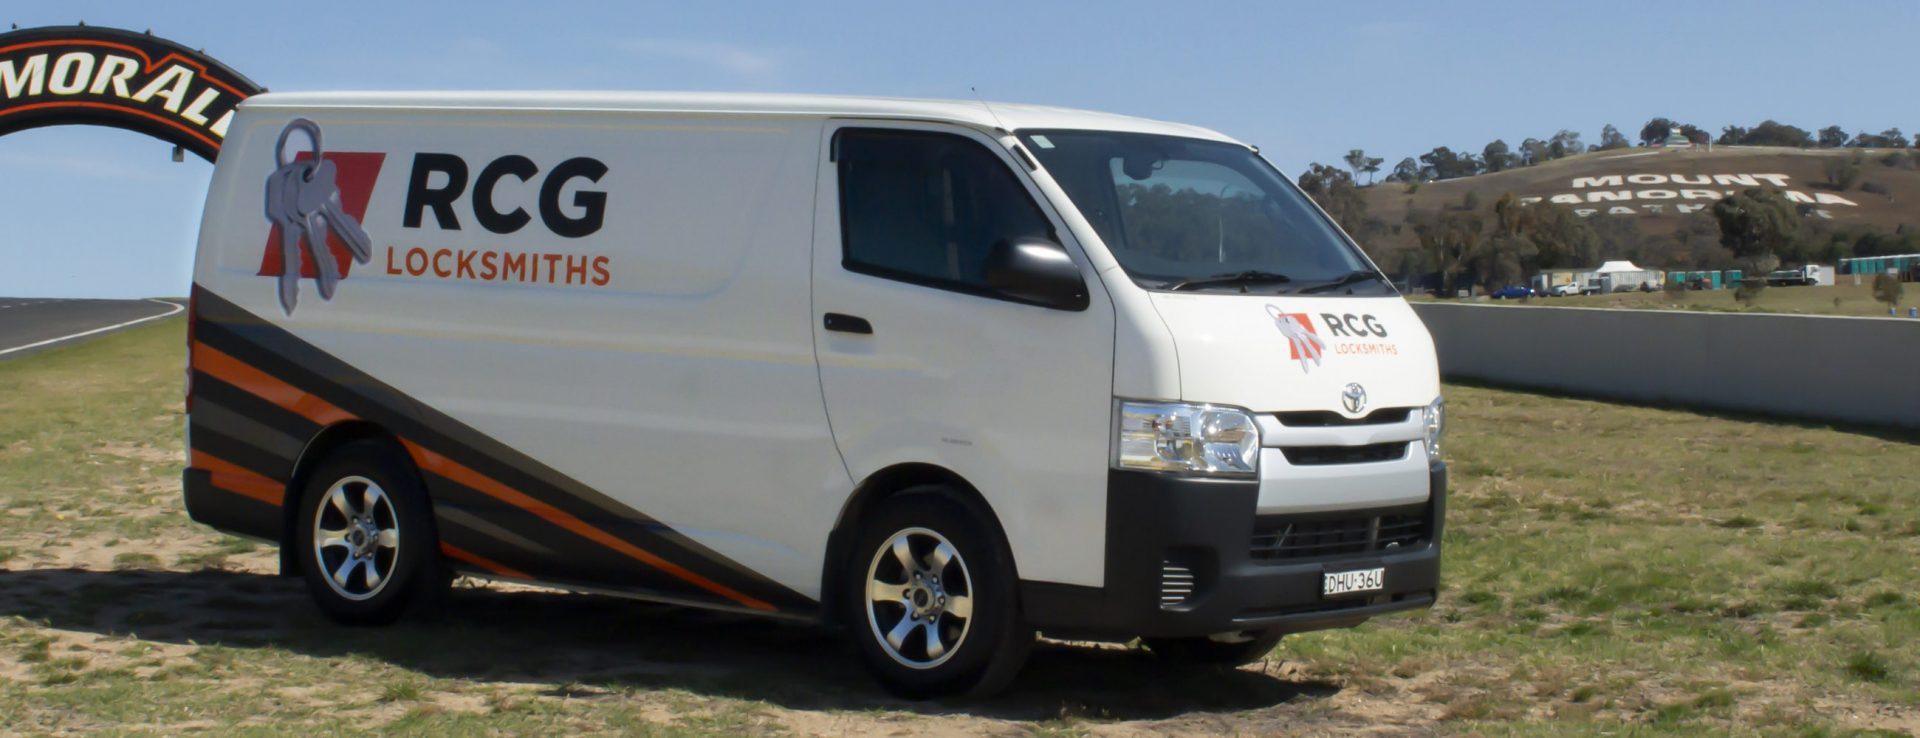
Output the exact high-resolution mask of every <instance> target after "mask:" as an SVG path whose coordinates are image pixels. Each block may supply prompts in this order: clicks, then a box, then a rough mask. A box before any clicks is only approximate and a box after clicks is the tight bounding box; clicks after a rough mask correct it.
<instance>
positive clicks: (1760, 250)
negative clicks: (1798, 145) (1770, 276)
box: [1713, 188, 1800, 271]
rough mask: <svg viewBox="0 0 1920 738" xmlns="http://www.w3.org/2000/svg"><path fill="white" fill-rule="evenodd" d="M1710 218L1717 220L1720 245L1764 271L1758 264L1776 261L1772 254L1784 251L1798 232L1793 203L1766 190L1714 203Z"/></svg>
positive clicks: (1749, 192) (1797, 216)
mask: <svg viewBox="0 0 1920 738" xmlns="http://www.w3.org/2000/svg"><path fill="white" fill-rule="evenodd" d="M1713 218H1714V220H1716V221H1719V223H1720V245H1722V246H1725V247H1726V248H1727V251H1730V252H1732V253H1733V255H1734V257H1735V258H1738V259H1742V260H1744V261H1745V262H1746V263H1747V264H1749V265H1751V266H1753V267H1754V270H1755V271H1766V270H1765V269H1760V268H1758V267H1759V266H1760V265H1762V264H1764V263H1766V262H1767V261H1770V260H1771V261H1774V262H1775V263H1777V257H1776V255H1777V254H1781V253H1784V252H1786V251H1787V250H1788V248H1790V247H1791V246H1792V244H1793V240H1794V237H1795V236H1796V235H1797V234H1798V233H1799V231H1800V215H1799V214H1798V213H1796V212H1794V209H1793V204H1792V203H1789V202H1787V199H1786V198H1785V197H1781V196H1780V193H1778V192H1775V191H1773V190H1769V189H1760V188H1754V189H1749V190H1746V191H1744V192H1738V193H1735V194H1733V195H1731V196H1728V197H1726V198H1723V199H1721V200H1720V201H1718V202H1715V203H1714V204H1713ZM1768 268H1769V269H1770V268H1771V267H1770V266H1769V267H1768Z"/></svg>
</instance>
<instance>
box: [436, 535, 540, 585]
mask: <svg viewBox="0 0 1920 738" xmlns="http://www.w3.org/2000/svg"><path fill="white" fill-rule="evenodd" d="M440 553H442V554H445V555H446V556H447V558H451V559H459V560H461V561H465V562H467V563H469V564H472V565H474V566H478V567H480V568H482V569H486V570H487V571H490V572H493V573H495V574H498V575H500V576H503V577H508V578H511V579H532V578H533V577H531V576H527V574H526V572H522V571H518V570H515V569H509V568H507V567H506V566H505V565H503V564H501V563H500V562H498V561H494V560H493V559H489V558H487V557H485V556H481V555H480V554H477V553H474V552H472V551H468V550H466V549H463V548H457V547H455V546H453V545H451V544H448V543H446V542H444V541H442V542H441V543H440Z"/></svg>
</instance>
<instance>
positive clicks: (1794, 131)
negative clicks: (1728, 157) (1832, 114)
mask: <svg viewBox="0 0 1920 738" xmlns="http://www.w3.org/2000/svg"><path fill="white" fill-rule="evenodd" d="M1740 143H1742V144H1744V145H1747V146H1793V147H1798V148H1803V149H1804V148H1807V147H1810V146H1812V145H1813V134H1810V133H1807V132H1806V131H1805V130H1803V129H1801V128H1800V127H1798V126H1790V125H1787V124H1785V123H1780V122H1778V121H1774V120H1772V119H1768V120H1763V121H1760V125H1757V126H1754V127H1753V131H1752V132H1750V133H1748V134H1747V137H1746V139H1745V140H1743V141H1741V142H1740Z"/></svg>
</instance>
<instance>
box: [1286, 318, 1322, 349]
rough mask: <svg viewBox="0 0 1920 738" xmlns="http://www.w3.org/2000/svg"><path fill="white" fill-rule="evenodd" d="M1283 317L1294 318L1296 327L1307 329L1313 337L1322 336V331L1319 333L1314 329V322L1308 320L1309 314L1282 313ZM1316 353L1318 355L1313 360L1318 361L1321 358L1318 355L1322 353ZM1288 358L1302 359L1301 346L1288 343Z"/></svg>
mask: <svg viewBox="0 0 1920 738" xmlns="http://www.w3.org/2000/svg"><path fill="white" fill-rule="evenodd" d="M1281 315H1283V316H1286V317H1288V318H1292V319H1293V322H1294V323H1295V324H1296V325H1299V326H1300V327H1301V328H1305V329H1307V332H1308V333H1311V334H1313V335H1316V336H1318V335H1320V331H1317V330H1314V328H1313V320H1312V319H1311V318H1308V317H1307V314H1306V313H1281ZM1314 353H1315V354H1316V355H1315V356H1313V357H1311V358H1316V359H1317V358H1319V356H1318V355H1317V354H1318V353H1320V352H1314ZM1287 358H1289V359H1298V358H1300V344H1299V343H1295V342H1288V343H1287Z"/></svg>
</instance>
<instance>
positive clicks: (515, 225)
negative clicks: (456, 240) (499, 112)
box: [400, 154, 607, 238]
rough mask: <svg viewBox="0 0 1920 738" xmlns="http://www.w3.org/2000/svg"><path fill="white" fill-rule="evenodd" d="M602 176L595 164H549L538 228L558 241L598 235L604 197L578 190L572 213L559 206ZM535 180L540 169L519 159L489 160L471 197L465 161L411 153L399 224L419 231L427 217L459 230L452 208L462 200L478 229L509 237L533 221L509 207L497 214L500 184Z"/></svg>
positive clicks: (603, 168) (586, 160) (602, 168)
mask: <svg viewBox="0 0 1920 738" xmlns="http://www.w3.org/2000/svg"><path fill="white" fill-rule="evenodd" d="M606 175H607V165H606V164H604V163H601V161H600V160H599V159H594V158H591V157H586V156H576V157H574V158H572V159H567V160H565V161H562V162H560V163H558V164H555V165H553V168H552V169H549V170H547V173H546V177H545V178H544V179H542V180H541V181H540V189H539V199H538V201H537V204H536V205H535V207H536V208H537V209H538V210H539V211H540V223H541V224H542V225H545V226H546V228H547V230H549V231H552V232H553V234H554V235H556V236H560V237H562V238H581V237H583V236H588V235H591V234H593V233H594V232H595V231H598V230H600V226H602V225H604V224H605V222H606V217H607V193H606V192H604V191H598V190H586V189H581V190H578V191H576V192H574V193H573V201H572V205H571V209H572V211H573V212H569V209H568V208H567V207H565V206H563V205H562V203H561V195H562V194H564V193H565V191H566V188H567V185H569V184H571V183H573V182H574V181H575V180H584V181H587V182H599V181H600V178H601V177H604V176H606ZM537 176H540V166H539V165H538V164H535V163H534V161H533V160H532V159H529V158H527V157H525V156H521V155H519V154H508V155H506V156H502V157H500V158H498V159H494V160H493V161H491V162H488V164H487V165H486V166H484V167H481V168H480V174H479V175H477V176H474V177H473V178H472V183H473V192H472V193H471V194H469V193H468V192H467V183H468V169H467V160H466V159H462V158H460V157H459V156H458V155H455V154H415V155H414V157H413V172H412V174H411V175H410V176H408V177H407V204H406V207H405V208H404V209H402V210H401V213H402V215H401V221H400V224H401V225H402V226H404V227H407V228H419V227H420V224H421V223H422V222H423V221H424V216H425V215H426V213H427V212H429V211H431V212H432V213H433V222H434V224H435V225H437V226H439V228H440V230H443V231H457V230H460V218H459V216H458V215H456V214H455V212H454V204H455V203H456V202H458V201H459V200H460V198H461V197H462V196H463V195H465V196H466V197H467V200H468V201H469V203H470V204H471V205H472V210H473V218H474V220H476V221H479V223H480V227H481V228H485V229H487V230H489V231H492V232H494V233H500V234H506V233H513V232H515V231H518V230H520V229H521V228H525V227H526V226H527V223H529V222H532V221H533V216H532V215H530V214H528V213H527V209H526V208H524V207H520V206H514V207H512V208H510V209H507V210H501V209H500V205H499V203H498V201H497V199H496V198H497V195H498V193H497V192H496V190H497V189H498V188H499V186H500V183H501V180H504V179H508V178H512V179H516V180H519V181H520V182H521V183H523V184H525V183H531V182H532V181H533V179H534V178H535V177H537Z"/></svg>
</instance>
